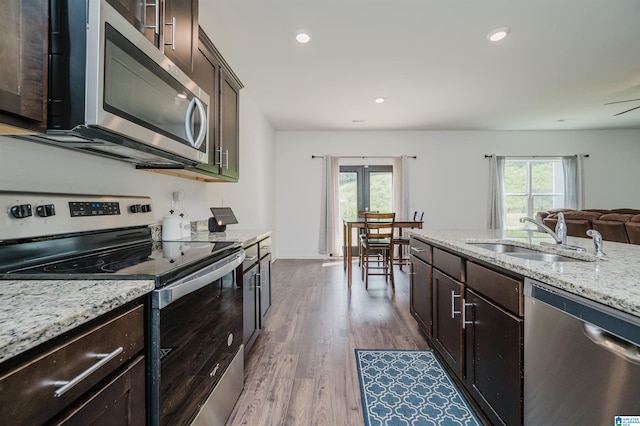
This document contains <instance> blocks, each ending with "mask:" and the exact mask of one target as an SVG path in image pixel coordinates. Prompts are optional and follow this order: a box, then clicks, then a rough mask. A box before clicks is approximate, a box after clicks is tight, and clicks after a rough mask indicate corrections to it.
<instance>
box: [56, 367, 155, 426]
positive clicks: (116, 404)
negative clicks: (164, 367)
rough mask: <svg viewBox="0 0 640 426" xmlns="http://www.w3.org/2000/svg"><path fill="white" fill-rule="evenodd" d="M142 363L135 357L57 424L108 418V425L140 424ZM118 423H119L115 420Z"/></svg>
mask: <svg viewBox="0 0 640 426" xmlns="http://www.w3.org/2000/svg"><path fill="white" fill-rule="evenodd" d="M144 377H145V363H144V356H138V357H137V358H136V359H135V360H134V361H132V362H131V363H130V364H129V365H128V366H127V367H126V369H125V370H124V371H122V372H121V373H120V374H118V375H117V376H116V377H115V378H114V379H113V380H110V381H109V382H108V383H107V384H106V385H104V386H103V387H102V388H100V389H99V390H98V391H96V392H95V393H93V394H91V396H90V397H89V398H88V399H87V400H85V401H83V402H82V403H81V404H79V405H78V406H77V407H74V408H73V409H72V410H71V411H70V412H68V413H66V415H65V416H64V417H63V418H61V419H56V424H60V425H98V424H101V423H103V422H104V421H105V420H106V419H105V417H107V418H109V419H110V420H107V422H113V423H111V424H123V425H143V424H144V421H145V415H146V414H145V412H146V410H145V380H144ZM118 422H121V423H118Z"/></svg>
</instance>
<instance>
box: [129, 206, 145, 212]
mask: <svg viewBox="0 0 640 426" xmlns="http://www.w3.org/2000/svg"><path fill="white" fill-rule="evenodd" d="M129 210H130V211H131V213H140V212H141V211H142V206H141V205H140V204H133V205H132V206H131V207H129Z"/></svg>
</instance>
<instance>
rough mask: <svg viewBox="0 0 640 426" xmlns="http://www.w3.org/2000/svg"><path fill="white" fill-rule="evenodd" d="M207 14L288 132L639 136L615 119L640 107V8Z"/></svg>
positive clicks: (276, 123)
mask: <svg viewBox="0 0 640 426" xmlns="http://www.w3.org/2000/svg"><path fill="white" fill-rule="evenodd" d="M199 4H200V6H199V7H200V25H201V26H202V27H203V28H204V29H205V31H206V32H207V34H208V35H209V36H210V38H211V39H212V40H213V42H214V44H215V45H216V47H217V48H218V50H220V52H221V53H222V55H223V56H224V57H225V59H226V60H227V62H228V63H229V64H230V65H231V67H232V68H233V70H234V71H235V73H236V74H237V75H238V77H239V78H240V80H241V81H242V82H243V84H244V86H245V90H247V91H248V94H249V95H250V97H251V98H252V99H253V100H254V101H255V103H256V104H257V106H258V107H259V108H260V110H261V111H262V112H263V114H264V115H265V116H266V118H267V119H268V120H269V121H270V123H271V124H272V125H273V127H274V128H275V129H276V130H280V131H284V130H299V131H310V130H314V131H315V130H559V129H631V128H633V129H639V128H640V108H638V109H636V110H634V111H630V112H628V113H625V114H622V115H619V116H614V114H616V113H619V112H622V111H624V110H627V109H630V108H634V107H640V1H638V0H615V1H606V0H561V1H558V0H536V1H524V0H482V1H480V0H449V1H445V0H200V2H199ZM498 27H509V28H510V30H511V32H510V35H509V36H508V37H507V38H506V39H505V40H503V41H501V42H498V43H491V42H489V41H488V40H487V34H488V33H489V32H490V31H492V30H493V29H495V28H498ZM300 30H306V31H308V32H309V34H310V35H311V37H312V38H311V41H310V42H309V43H307V44H304V45H303V44H300V43H297V42H296V41H295V38H294V37H295V35H296V33H297V32H298V31H300ZM378 96H381V97H384V98H385V99H386V102H384V103H382V104H377V103H375V102H374V98H376V97H378ZM629 99H636V101H633V102H625V103H618V104H612V105H605V104H607V103H609V102H616V101H623V100H629Z"/></svg>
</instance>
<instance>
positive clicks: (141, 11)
mask: <svg viewBox="0 0 640 426" xmlns="http://www.w3.org/2000/svg"><path fill="white" fill-rule="evenodd" d="M108 2H109V4H111V5H112V6H113V7H114V8H115V9H116V10H117V11H118V12H119V13H120V14H121V15H122V16H124V17H125V18H126V19H127V20H128V21H129V22H130V23H131V25H133V26H134V27H136V28H137V29H138V31H140V32H141V33H143V34H144V35H145V37H146V38H147V39H148V40H149V41H150V42H151V43H153V44H154V45H155V46H156V47H157V48H159V49H161V50H162V51H163V53H164V54H165V56H166V57H167V58H169V59H170V60H171V61H172V62H173V63H175V64H176V65H178V66H179V67H180V69H182V71H184V72H185V73H187V74H189V75H191V71H192V70H193V61H194V57H195V54H196V50H197V49H198V1H197V0H148V1H142V2H141V1H139V0H108Z"/></svg>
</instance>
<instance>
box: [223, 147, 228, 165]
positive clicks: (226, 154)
mask: <svg viewBox="0 0 640 426" xmlns="http://www.w3.org/2000/svg"><path fill="white" fill-rule="evenodd" d="M224 155H225V156H226V157H227V161H225V163H224V168H225V169H229V150H228V149H227V150H225V151H224Z"/></svg>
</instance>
